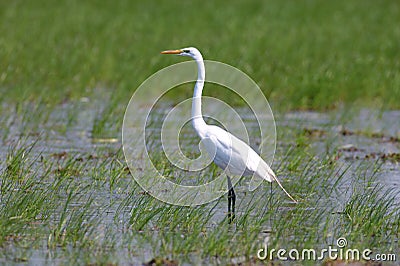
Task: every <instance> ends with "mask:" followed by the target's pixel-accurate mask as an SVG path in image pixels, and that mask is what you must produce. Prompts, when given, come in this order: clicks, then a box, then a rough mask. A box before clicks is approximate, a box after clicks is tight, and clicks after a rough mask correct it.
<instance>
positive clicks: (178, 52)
mask: <svg viewBox="0 0 400 266" xmlns="http://www.w3.org/2000/svg"><path fill="white" fill-rule="evenodd" d="M161 53H162V54H180V53H182V50H167V51H162V52H161Z"/></svg>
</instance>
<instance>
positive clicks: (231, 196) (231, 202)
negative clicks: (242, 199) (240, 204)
mask: <svg viewBox="0 0 400 266" xmlns="http://www.w3.org/2000/svg"><path fill="white" fill-rule="evenodd" d="M235 206H236V194H235V190H233V186H232V181H231V179H230V177H229V176H228V219H229V223H231V222H232V221H233V220H234V219H235Z"/></svg>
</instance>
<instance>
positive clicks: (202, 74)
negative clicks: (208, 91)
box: [192, 57, 207, 138]
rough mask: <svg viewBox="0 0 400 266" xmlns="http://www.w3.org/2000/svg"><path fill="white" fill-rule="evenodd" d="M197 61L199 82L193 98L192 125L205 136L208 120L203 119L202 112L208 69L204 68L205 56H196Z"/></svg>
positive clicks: (201, 136)
mask: <svg viewBox="0 0 400 266" xmlns="http://www.w3.org/2000/svg"><path fill="white" fill-rule="evenodd" d="M195 60H196V63H197V82H196V85H195V86H194V92H193V100H192V125H193V128H194V130H196V132H197V134H198V135H199V136H200V138H204V137H205V135H204V130H205V128H206V126H207V125H206V122H205V121H204V119H203V115H202V113H201V95H202V92H203V87H204V81H205V78H206V71H205V68H204V62H203V58H201V57H200V58H196V59H195Z"/></svg>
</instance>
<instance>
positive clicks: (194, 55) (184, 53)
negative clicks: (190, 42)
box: [161, 47, 203, 60]
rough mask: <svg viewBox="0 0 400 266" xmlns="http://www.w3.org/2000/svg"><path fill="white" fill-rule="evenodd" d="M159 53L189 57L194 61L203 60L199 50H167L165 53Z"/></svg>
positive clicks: (192, 48)
mask: <svg viewBox="0 0 400 266" xmlns="http://www.w3.org/2000/svg"><path fill="white" fill-rule="evenodd" d="M161 53H162V54H176V55H182V56H189V57H191V58H193V59H194V60H202V59H203V57H202V56H201V53H200V52H199V50H197V49H196V48H194V47H188V48H182V49H178V50H167V51H162V52H161Z"/></svg>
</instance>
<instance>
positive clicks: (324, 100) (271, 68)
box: [0, 0, 400, 112]
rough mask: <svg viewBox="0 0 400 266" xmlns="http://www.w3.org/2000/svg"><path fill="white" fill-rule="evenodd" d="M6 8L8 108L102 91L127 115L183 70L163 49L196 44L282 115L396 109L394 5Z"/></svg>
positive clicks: (399, 14)
mask: <svg viewBox="0 0 400 266" xmlns="http://www.w3.org/2000/svg"><path fill="white" fill-rule="evenodd" d="M0 10H1V11H0V12H1V13H0V20H1V23H0V25H1V26H0V29H1V32H2V34H1V37H0V47H1V49H0V57H1V58H2V60H1V63H0V70H1V86H0V89H1V90H2V91H3V93H2V94H3V97H8V98H9V99H14V100H18V99H21V98H22V99H29V100H32V99H37V98H42V99H43V100H44V101H46V102H50V103H54V102H56V103H57V102H62V101H64V100H65V99H68V98H70V97H81V96H87V95H88V94H89V93H90V92H91V91H93V90H94V89H95V88H99V87H101V88H106V89H107V90H109V91H110V93H111V94H117V95H118V96H116V98H117V99H118V101H120V102H122V103H123V105H125V104H126V103H127V100H126V99H127V98H129V97H130V95H131V94H132V92H133V91H134V90H135V88H136V87H137V86H139V85H140V83H141V82H143V81H144V80H145V78H146V77H148V76H150V75H151V74H153V73H154V72H155V71H157V70H159V69H161V68H162V67H165V66H167V65H170V64H173V63H176V62H179V61H181V59H178V58H171V57H166V56H161V55H159V51H161V50H163V49H167V48H179V47H184V46H188V45H193V46H196V47H198V48H200V49H201V51H203V53H204V56H205V58H207V59H213V60H218V61H221V62H225V63H228V64H231V65H233V66H236V67H238V68H239V69H241V70H243V71H245V72H246V73H247V74H249V75H250V76H251V77H252V78H253V79H254V80H255V81H256V82H257V83H258V84H259V85H260V86H261V87H262V89H263V91H264V92H265V93H266V95H267V96H269V99H270V100H271V102H273V103H274V104H276V105H277V106H278V105H279V104H284V105H285V108H318V109H320V108H332V107H336V106H338V104H341V103H348V104H350V103H351V104H352V103H353V102H354V101H356V102H358V103H360V104H362V105H368V106H376V104H378V105H384V106H385V107H389V108H398V107H399V101H397V99H398V98H399V97H400V89H399V88H400V76H399V73H400V72H399V69H400V65H399V60H398V58H399V56H400V54H399V51H400V49H399V44H398V41H397V40H398V39H400V26H399V25H400V5H399V3H398V2H397V1H380V2H368V3H365V1H355V0H353V1H335V2H326V1H305V0H303V1H293V2H290V3H284V2H281V1H268V2H266V3H260V2H259V1H250V2H249V1H247V2H246V3H241V2H232V3H230V4H229V5H226V3H223V2H219V3H218V2H210V3H204V2H202V1H190V2H185V3H171V2H169V3H167V2H165V3H158V2H156V1H152V2H146V3H142V2H140V1H139V2H135V1H118V2H115V1H114V2H113V1H103V2H96V1H83V2H82V1H61V2H60V1H59V2H57V3H54V2H52V1H44V0H42V1H40V0H38V1H31V2H29V3H25V2H21V1H13V2H7V1H6V2H3V3H1V4H0ZM122 103H121V104H122ZM113 109H114V108H109V109H107V111H108V112H110V111H112V110H113Z"/></svg>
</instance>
